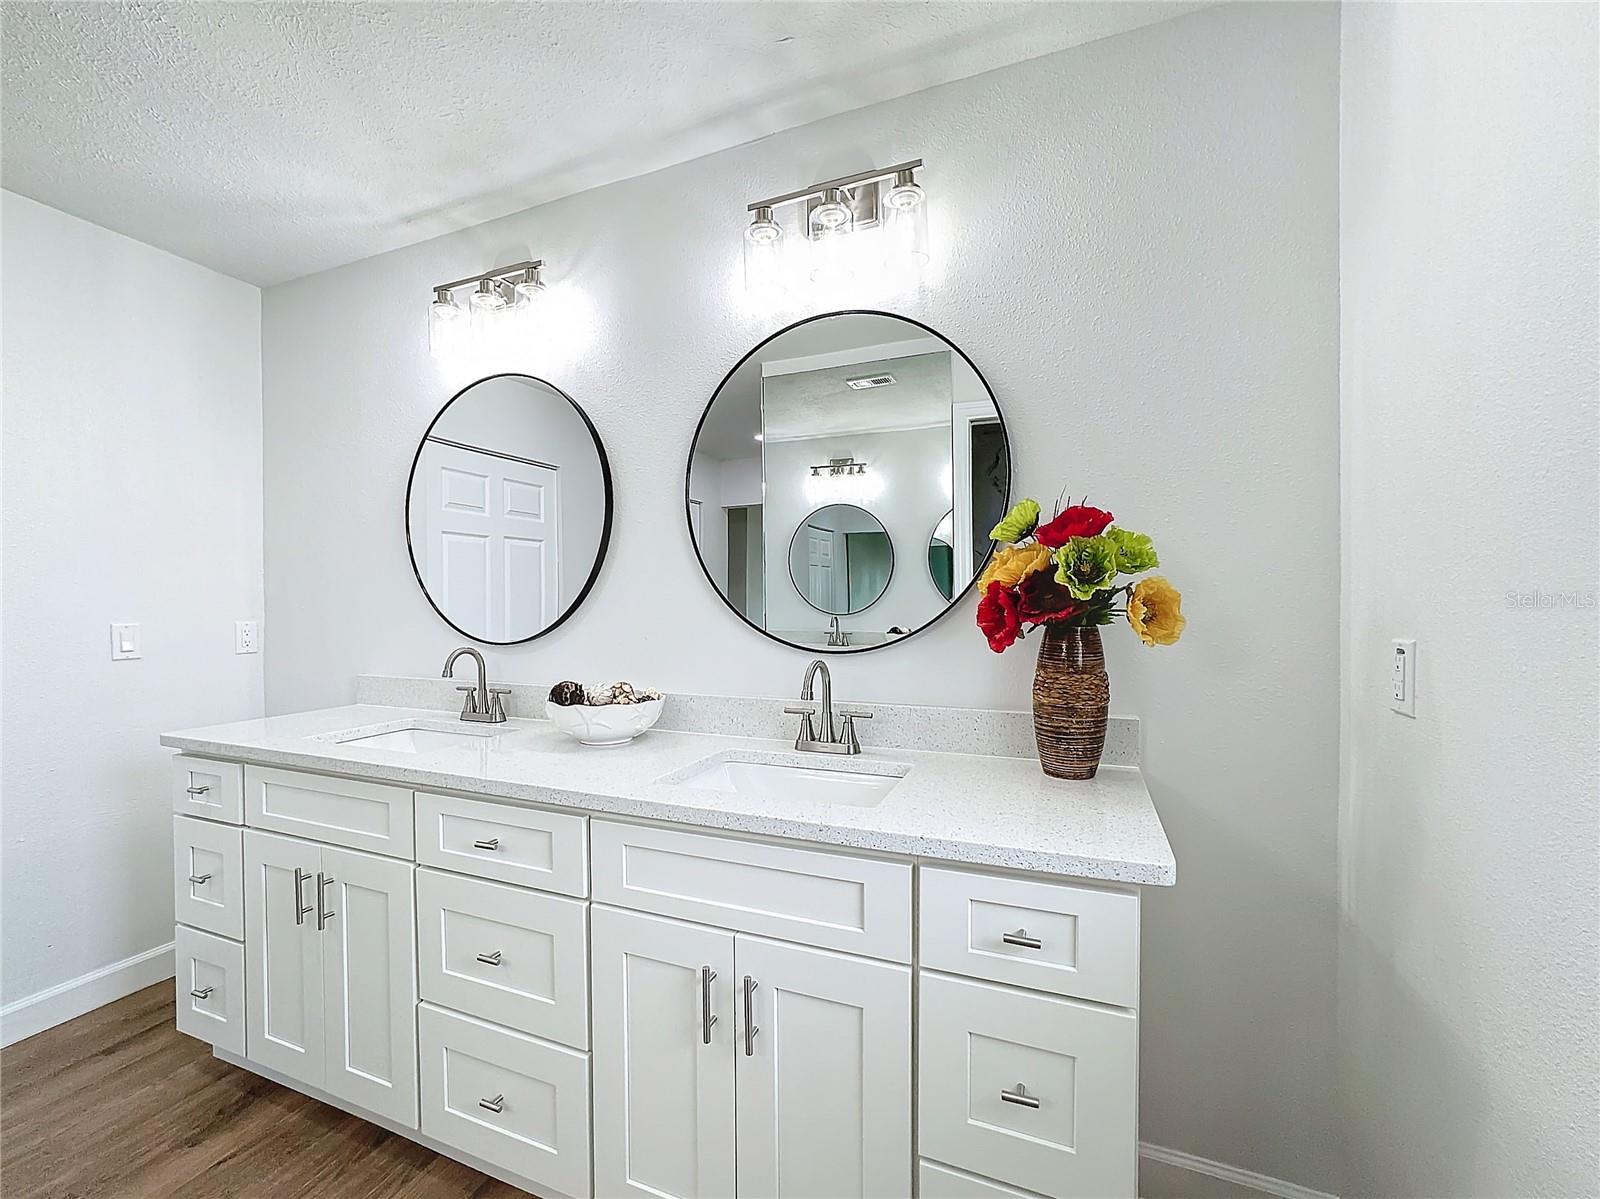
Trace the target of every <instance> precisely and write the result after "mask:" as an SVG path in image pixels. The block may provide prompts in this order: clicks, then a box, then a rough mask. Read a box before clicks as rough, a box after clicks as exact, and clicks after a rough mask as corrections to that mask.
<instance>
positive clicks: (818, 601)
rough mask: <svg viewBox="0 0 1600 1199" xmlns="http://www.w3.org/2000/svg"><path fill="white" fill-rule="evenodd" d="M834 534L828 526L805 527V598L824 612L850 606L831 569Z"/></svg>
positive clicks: (838, 610)
mask: <svg viewBox="0 0 1600 1199" xmlns="http://www.w3.org/2000/svg"><path fill="white" fill-rule="evenodd" d="M836 536H837V534H836V533H834V531H833V530H832V529H819V528H817V526H816V525H807V526H806V570H807V573H806V597H807V598H808V599H809V600H810V601H811V602H812V603H813V604H815V605H816V606H817V607H819V608H821V609H822V610H823V611H824V612H848V611H849V610H850V605H849V602H848V597H847V596H846V595H845V594H844V588H842V587H840V586H839V585H838V579H839V578H840V577H842V576H840V575H836V573H835V571H834V569H833V559H834V553H833V549H834V546H833V541H834V538H835V537H836Z"/></svg>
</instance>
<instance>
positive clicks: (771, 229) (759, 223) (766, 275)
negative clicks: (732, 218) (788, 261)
mask: <svg viewBox="0 0 1600 1199" xmlns="http://www.w3.org/2000/svg"><path fill="white" fill-rule="evenodd" d="M783 266H784V244H783V227H782V226H781V225H779V224H778V223H777V222H776V221H775V220H773V219H772V210H771V209H770V208H766V209H759V210H757V212H756V219H755V220H754V221H752V222H751V223H750V226H749V227H748V228H747V229H745V231H744V287H745V291H747V292H749V293H750V294H751V295H753V296H755V297H757V298H758V299H762V300H772V299H775V298H777V296H778V295H779V294H780V293H781V292H782V291H783V284H784V279H783Z"/></svg>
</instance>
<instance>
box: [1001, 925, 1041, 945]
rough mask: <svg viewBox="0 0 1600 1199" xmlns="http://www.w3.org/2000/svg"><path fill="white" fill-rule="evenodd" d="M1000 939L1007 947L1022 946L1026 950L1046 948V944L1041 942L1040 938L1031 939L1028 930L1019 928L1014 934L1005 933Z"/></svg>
mask: <svg viewBox="0 0 1600 1199" xmlns="http://www.w3.org/2000/svg"><path fill="white" fill-rule="evenodd" d="M1000 939H1001V940H1002V941H1004V942H1005V943H1006V944H1007V945H1020V946H1022V948H1024V949H1043V948H1044V942H1043V941H1041V940H1039V938H1038V937H1030V936H1029V935H1028V930H1027V929H1025V928H1019V929H1018V930H1017V931H1016V932H1014V933H1004V934H1002V935H1001V937H1000Z"/></svg>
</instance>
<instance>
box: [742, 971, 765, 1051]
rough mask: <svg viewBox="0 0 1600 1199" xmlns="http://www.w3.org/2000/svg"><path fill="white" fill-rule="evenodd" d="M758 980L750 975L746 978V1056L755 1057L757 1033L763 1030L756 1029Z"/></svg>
mask: <svg viewBox="0 0 1600 1199" xmlns="http://www.w3.org/2000/svg"><path fill="white" fill-rule="evenodd" d="M756 986H757V983H756V980H755V979H753V978H751V977H750V976H749V975H748V974H746V975H745V976H744V1055H745V1057H755V1055H756V1033H758V1032H760V1031H761V1030H760V1029H759V1028H757V1027H756Z"/></svg>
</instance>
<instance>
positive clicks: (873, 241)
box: [744, 158, 928, 297]
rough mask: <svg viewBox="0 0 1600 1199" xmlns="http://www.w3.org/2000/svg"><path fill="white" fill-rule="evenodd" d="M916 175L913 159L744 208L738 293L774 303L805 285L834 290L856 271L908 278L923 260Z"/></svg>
mask: <svg viewBox="0 0 1600 1199" xmlns="http://www.w3.org/2000/svg"><path fill="white" fill-rule="evenodd" d="M921 168H922V159H920V158H914V159H912V160H911V161H910V162H902V163H897V164H895V165H894V166H890V167H880V168H874V169H873V170H870V171H861V172H859V173H858V174H855V175H845V176H842V177H840V178H838V179H827V180H824V181H823V182H821V183H814V184H812V185H811V186H810V187H807V188H802V189H801V190H800V191H795V192H789V193H787V194H785V195H781V196H773V197H772V198H771V199H767V200H757V201H756V202H755V203H754V204H751V205H750V207H749V212H750V214H751V219H750V224H749V225H748V226H747V227H746V228H745V231H744V280H745V287H746V288H747V289H748V290H749V291H750V292H751V293H752V294H754V295H757V296H766V297H777V296H781V295H782V294H783V293H784V292H787V291H789V290H791V289H793V288H794V287H796V286H799V285H802V284H804V283H806V282H807V281H809V282H812V283H818V284H834V283H842V282H846V281H848V280H849V279H851V278H853V277H854V276H855V275H856V274H857V273H858V272H863V271H876V270H882V271H885V272H887V273H889V274H891V275H893V276H895V277H905V276H908V275H910V276H914V275H915V274H916V272H918V271H920V270H921V268H922V267H923V266H924V265H926V264H927V261H928V204H927V195H926V193H924V191H923V189H922V185H921V184H920V183H918V182H917V171H919V170H920V169H921Z"/></svg>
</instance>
